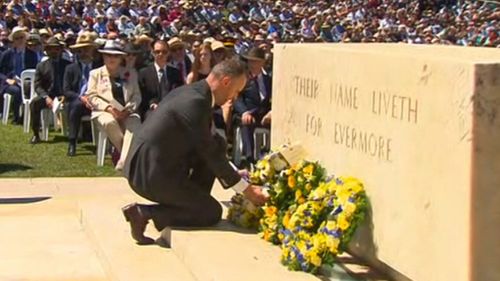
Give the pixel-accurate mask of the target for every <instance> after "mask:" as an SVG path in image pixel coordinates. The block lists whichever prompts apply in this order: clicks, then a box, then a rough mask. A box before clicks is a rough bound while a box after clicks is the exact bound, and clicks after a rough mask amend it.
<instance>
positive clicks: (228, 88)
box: [123, 58, 267, 244]
mask: <svg viewBox="0 0 500 281" xmlns="http://www.w3.org/2000/svg"><path fill="white" fill-rule="evenodd" d="M247 72H248V67H247V65H246V63H245V62H242V61H240V60H238V59H236V58H234V59H231V60H226V61H224V62H222V63H220V64H218V65H216V66H215V67H214V68H213V70H212V72H211V73H210V75H209V76H208V77H207V78H206V79H205V80H201V81H199V82H196V83H193V84H190V85H188V86H184V87H180V88H177V89H175V90H173V91H172V92H171V93H170V94H169V95H167V96H166V98H165V99H163V100H162V101H161V103H160V104H159V106H158V108H157V109H156V110H155V111H154V112H153V113H152V114H151V117H150V118H148V119H146V121H145V122H144V123H143V124H142V126H141V127H140V129H139V130H138V132H137V133H136V134H135V136H134V139H133V141H132V146H131V148H130V152H129V155H128V157H127V160H126V164H125V169H124V172H125V176H126V177H127V178H128V181H129V184H130V186H131V187H132V189H133V190H134V191H135V192H136V193H137V194H139V195H140V196H142V197H144V198H146V199H148V200H151V201H153V202H157V203H158V204H155V205H139V204H131V205H128V206H126V207H124V208H123V213H124V215H125V218H126V219H127V221H129V222H130V226H131V230H132V237H133V238H134V239H135V240H136V241H137V242H138V243H139V244H150V243H153V240H152V239H151V238H149V237H145V236H144V230H145V228H146V225H147V223H148V222H149V220H152V221H153V223H154V225H155V227H156V228H157V229H158V230H161V229H163V228H165V227H166V226H171V227H172V226H173V227H175V226H210V225H213V224H216V223H217V222H219V221H220V219H221V214H222V208H221V206H220V204H219V202H217V200H216V199H214V198H213V197H212V196H211V195H210V192H211V189H212V186H213V183H214V180H215V178H217V179H218V180H219V181H220V183H221V184H222V186H223V187H224V188H233V189H234V190H236V191H237V192H241V193H243V194H244V195H245V196H246V197H247V198H248V199H249V200H250V201H252V202H254V203H255V204H257V205H260V204H263V203H265V201H266V200H267V196H266V195H264V194H263V193H262V190H261V187H259V186H254V185H250V184H248V183H247V182H246V181H244V180H243V179H242V178H241V176H240V175H239V173H238V172H237V171H236V170H234V169H233V167H232V166H231V164H230V163H229V161H228V160H227V158H226V143H225V141H224V139H223V138H222V137H221V136H219V135H218V134H217V133H216V132H215V128H214V127H213V122H212V108H213V106H215V105H223V104H224V103H225V102H226V101H228V100H232V99H234V98H236V96H237V95H238V93H239V92H240V91H241V90H242V89H243V87H244V86H245V84H246V79H247V78H246V77H247Z"/></svg>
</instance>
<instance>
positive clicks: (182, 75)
mask: <svg viewBox="0 0 500 281" xmlns="http://www.w3.org/2000/svg"><path fill="white" fill-rule="evenodd" d="M178 69H179V72H180V73H181V77H182V81H185V80H186V77H185V76H184V64H183V63H182V62H180V63H179V64H178Z"/></svg>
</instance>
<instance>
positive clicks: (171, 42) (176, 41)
mask: <svg viewBox="0 0 500 281" xmlns="http://www.w3.org/2000/svg"><path fill="white" fill-rule="evenodd" d="M168 47H169V48H176V47H182V48H185V47H186V44H184V42H182V40H181V39H179V37H173V38H172V39H170V40H168Z"/></svg>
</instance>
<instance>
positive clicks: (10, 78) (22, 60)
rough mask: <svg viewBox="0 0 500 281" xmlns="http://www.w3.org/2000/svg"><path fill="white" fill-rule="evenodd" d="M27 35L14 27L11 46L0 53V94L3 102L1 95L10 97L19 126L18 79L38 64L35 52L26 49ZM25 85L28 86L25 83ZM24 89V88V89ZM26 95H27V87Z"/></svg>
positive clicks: (19, 89)
mask: <svg viewBox="0 0 500 281" xmlns="http://www.w3.org/2000/svg"><path fill="white" fill-rule="evenodd" d="M27 39H28V33H26V31H25V30H24V28H22V27H17V26H16V27H15V28H14V29H13V30H12V32H11V34H10V35H9V40H10V41H12V46H11V47H10V48H9V49H8V50H6V51H5V52H3V53H2V56H1V57H0V93H1V94H2V95H1V99H2V100H3V94H4V93H8V94H11V95H12V99H13V103H12V104H13V111H14V120H13V123H14V124H21V123H22V119H21V116H20V115H19V109H20V107H21V104H22V103H23V96H22V93H21V84H20V82H21V81H20V80H19V79H20V77H21V72H23V70H25V69H35V68H36V65H37V63H38V57H37V55H36V53H35V52H33V51H31V50H30V49H28V48H26V41H27ZM27 85H29V84H28V83H27ZM25 89H26V87H25ZM26 94H29V86H28V87H27V91H26ZM27 98H29V97H27Z"/></svg>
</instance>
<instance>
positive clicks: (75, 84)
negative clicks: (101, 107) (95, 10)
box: [63, 32, 100, 156]
mask: <svg viewBox="0 0 500 281" xmlns="http://www.w3.org/2000/svg"><path fill="white" fill-rule="evenodd" d="M70 48H71V49H72V50H73V53H75V55H76V57H77V59H76V62H74V63H72V64H70V65H68V67H66V71H65V73H64V82H63V91H64V97H65V102H66V110H67V113H68V117H69V136H68V141H69V146H68V154H67V155H68V156H75V154H76V142H77V139H78V132H79V130H80V123H81V120H82V117H83V116H85V115H90V112H91V110H92V105H91V104H90V102H89V101H88V100H87V98H86V96H85V93H86V91H87V83H88V80H89V73H90V71H91V70H92V69H94V68H97V67H99V66H100V65H96V63H95V62H93V58H94V57H95V50H96V44H95V43H94V38H93V37H92V34H91V33H90V32H84V33H82V34H81V35H80V36H79V37H78V38H77V40H76V44H75V45H72V46H70Z"/></svg>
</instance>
